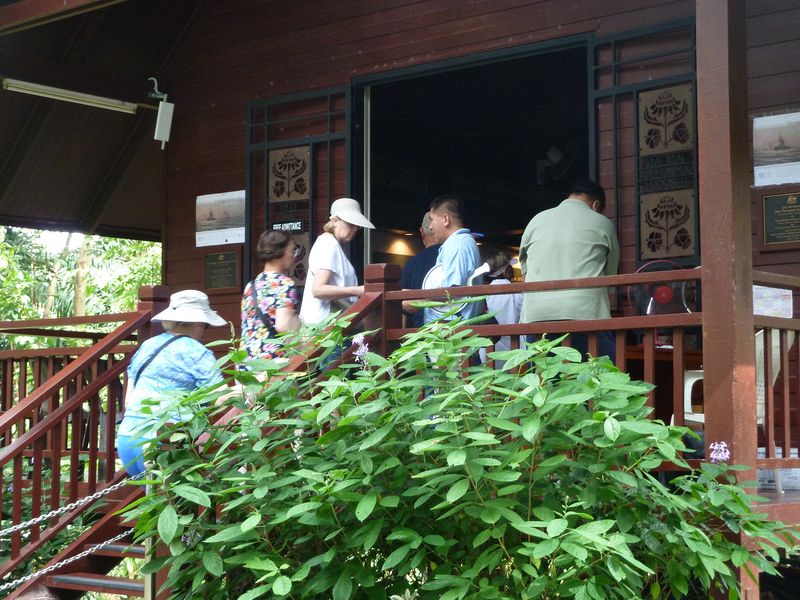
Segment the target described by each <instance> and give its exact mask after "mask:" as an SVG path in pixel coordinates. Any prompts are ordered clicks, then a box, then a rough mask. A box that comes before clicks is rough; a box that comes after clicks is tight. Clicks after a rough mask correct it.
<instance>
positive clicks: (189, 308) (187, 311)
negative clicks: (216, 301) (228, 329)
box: [153, 290, 227, 326]
mask: <svg viewBox="0 0 800 600" xmlns="http://www.w3.org/2000/svg"><path fill="white" fill-rule="evenodd" d="M153 321H175V322H176V323H208V324H209V325H217V326H219V325H226V324H227V321H225V319H223V318H222V317H220V316H219V315H218V314H217V313H216V312H215V311H213V310H211V306H209V304H208V296H206V295H205V294H204V293H203V292H199V291H197V290H183V291H182V292H175V293H174V294H172V296H170V297H169V306H168V307H167V308H166V309H164V310H162V311H161V312H160V313H158V314H157V315H156V316H155V317H153Z"/></svg>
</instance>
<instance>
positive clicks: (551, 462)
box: [539, 454, 567, 467]
mask: <svg viewBox="0 0 800 600" xmlns="http://www.w3.org/2000/svg"><path fill="white" fill-rule="evenodd" d="M565 460H567V455H566V454H557V455H555V456H551V457H550V458H546V459H544V460H543V461H542V462H540V463H539V466H540V467H555V466H556V465H560V464H561V463H562V462H564V461H565Z"/></svg>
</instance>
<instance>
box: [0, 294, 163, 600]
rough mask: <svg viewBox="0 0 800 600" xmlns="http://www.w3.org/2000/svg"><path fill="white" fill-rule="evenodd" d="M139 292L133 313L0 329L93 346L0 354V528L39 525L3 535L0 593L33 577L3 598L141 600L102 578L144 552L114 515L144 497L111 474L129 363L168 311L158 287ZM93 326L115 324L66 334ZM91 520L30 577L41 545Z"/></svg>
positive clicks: (132, 586) (123, 584)
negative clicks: (90, 595)
mask: <svg viewBox="0 0 800 600" xmlns="http://www.w3.org/2000/svg"><path fill="white" fill-rule="evenodd" d="M139 292H140V300H141V301H140V303H139V307H138V309H137V310H136V311H135V312H131V313H123V314H119V315H107V316H105V317H74V318H69V319H60V320H40V321H37V322H19V323H11V322H0V331H3V332H6V333H18V332H20V333H22V332H24V333H26V334H29V335H30V334H34V335H50V336H55V337H59V338H80V337H83V338H86V337H94V338H95V343H94V345H93V346H91V347H86V346H83V347H75V348H73V347H60V348H48V349H43V350H30V351H27V352H25V351H13V352H8V351H4V352H0V366H2V368H1V369H0V400H1V401H2V405H1V406H0V440H2V443H1V444H0V500H2V506H3V519H4V523H3V528H8V527H9V526H10V525H12V526H16V525H19V524H21V523H23V522H26V521H28V520H30V519H32V518H33V519H34V520H36V519H37V518H38V522H35V523H34V524H32V525H30V526H28V527H27V528H26V529H25V530H23V531H15V532H13V533H10V534H9V541H8V542H7V544H8V550H9V551H8V553H7V555H6V556H3V560H2V561H0V585H2V584H4V583H6V582H9V581H11V580H16V579H17V578H19V577H22V576H27V575H31V574H32V573H35V574H38V576H36V577H34V578H32V579H30V580H28V581H26V582H23V583H21V584H20V585H19V586H18V587H17V588H15V589H13V590H12V591H11V592H10V594H9V595H8V596H6V597H7V598H9V599H23V600H24V599H30V600H32V599H33V598H79V597H81V596H83V595H84V594H85V593H86V592H89V591H92V592H100V593H102V594H108V595H113V596H132V597H143V596H144V595H145V582H144V580H132V579H130V578H127V577H114V576H113V575H109V573H110V572H112V571H113V569H114V567H116V566H117V565H118V564H119V563H120V562H121V561H122V560H123V559H125V558H134V559H141V560H144V557H145V548H144V547H143V546H137V545H133V544H132V541H131V529H132V524H131V523H126V522H123V521H122V519H121V517H120V516H118V514H117V513H118V512H119V511H120V510H121V509H123V508H124V507H125V506H127V505H128V504H129V503H131V502H133V501H134V500H136V499H137V498H140V497H141V496H142V495H143V492H144V489H143V487H142V486H139V485H132V484H128V483H126V477H127V474H126V473H125V471H124V470H122V469H119V468H118V465H117V459H116V451H115V448H116V439H115V438H116V435H115V433H116V422H117V421H116V417H117V415H118V414H121V412H122V410H124V388H125V381H126V375H125V370H126V367H127V364H128V361H129V358H130V356H131V355H132V354H133V352H135V350H136V349H137V348H138V343H139V342H141V341H142V340H144V339H146V338H147V337H149V336H150V335H151V325H150V319H151V317H152V315H153V314H155V312H157V311H159V310H161V309H162V308H163V306H165V304H166V301H167V299H168V298H169V290H168V289H167V288H164V287H163V286H156V287H154V288H140V291H139ZM100 322H104V323H105V322H109V323H113V322H117V323H119V322H121V324H120V325H119V326H117V327H116V329H114V330H113V331H111V332H110V333H107V334H103V333H101V334H99V335H98V334H94V333H92V334H91V335H90V334H87V333H85V332H81V331H74V330H64V327H65V326H70V325H81V324H85V323H100ZM53 328H58V329H53ZM31 381H32V384H31V383H30V382H31ZM98 496H99V498H98ZM89 514H93V515H95V516H96V517H98V518H97V520H94V521H93V523H92V525H91V526H90V527H89V528H88V529H87V530H86V531H84V532H83V533H82V534H80V535H79V536H78V537H77V538H76V539H74V540H71V541H69V542H68V545H67V546H66V547H63V549H62V550H61V551H59V552H58V553H57V554H56V555H55V556H51V557H50V558H49V560H48V562H47V564H46V565H45V566H42V565H41V564H39V565H37V566H34V567H31V568H30V570H27V566H28V565H30V564H31V563H30V561H31V559H32V558H34V557H36V556H37V555H39V554H40V553H41V551H42V548H43V547H46V546H45V544H48V543H53V542H57V541H58V540H59V539H64V532H65V531H66V528H67V527H68V526H69V525H70V524H72V523H73V522H75V520H76V519H78V518H83V517H84V516H85V515H89ZM45 515H47V516H48V518H46V519H42V516H45ZM51 515H52V516H51ZM98 545H102V547H100V548H97V546H98ZM4 554H5V552H4ZM39 560H41V557H39ZM67 560H69V562H67ZM62 563H64V564H62ZM12 573H13V575H12ZM4 593H6V592H5V591H4V592H0V595H2V594H4Z"/></svg>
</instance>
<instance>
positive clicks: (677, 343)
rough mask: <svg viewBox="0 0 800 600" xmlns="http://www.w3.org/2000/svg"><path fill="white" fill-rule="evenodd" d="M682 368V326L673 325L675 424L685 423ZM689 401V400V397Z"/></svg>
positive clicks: (673, 410) (683, 365) (673, 412)
mask: <svg viewBox="0 0 800 600" xmlns="http://www.w3.org/2000/svg"><path fill="white" fill-rule="evenodd" d="M684 369H685V364H684V360H683V327H675V328H674V329H673V330H672V414H673V415H675V424H676V425H685V423H684V422H683V417H684V410H683V405H684V402H685V400H686V398H684V397H683V371H684ZM689 401H690V402H691V398H689Z"/></svg>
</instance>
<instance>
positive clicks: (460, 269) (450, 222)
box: [425, 194, 481, 323]
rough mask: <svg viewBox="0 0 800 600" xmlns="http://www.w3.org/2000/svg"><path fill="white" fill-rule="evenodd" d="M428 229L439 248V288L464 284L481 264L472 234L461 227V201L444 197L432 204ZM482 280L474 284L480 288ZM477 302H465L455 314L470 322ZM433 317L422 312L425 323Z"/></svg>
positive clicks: (451, 196) (439, 197)
mask: <svg viewBox="0 0 800 600" xmlns="http://www.w3.org/2000/svg"><path fill="white" fill-rule="evenodd" d="M428 214H429V215H430V230H431V232H432V233H433V237H434V239H435V240H436V242H437V243H439V244H441V245H442V247H441V248H440V249H439V256H438V257H437V258H436V265H437V266H439V265H441V268H442V280H441V283H440V287H452V286H457V285H467V282H468V279H469V276H470V275H471V274H472V272H473V271H474V270H475V269H477V268H478V265H480V264H481V255H480V253H479V252H478V245H477V244H476V243H475V240H474V238H473V237H472V233H471V232H470V230H469V229H467V228H466V227H464V219H465V209H464V202H463V201H462V200H461V198H459V197H458V196H454V195H452V194H445V195H442V196H437V197H436V198H434V200H433V202H431V205H430V210H429V211H428ZM480 283H481V281H475V282H473V284H474V285H479V284H480ZM479 310H480V307H479V305H478V304H477V303H474V302H473V303H468V304H467V305H466V306H465V307H464V308H462V309H461V311H460V312H459V313H458V314H459V316H460V317H462V318H465V319H469V318H471V317H474V316H476V315H477V314H478V311H479ZM435 318H436V312H435V311H431V310H430V309H427V308H426V309H425V322H426V323H428V322H429V321H432V320H433V319H435Z"/></svg>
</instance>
